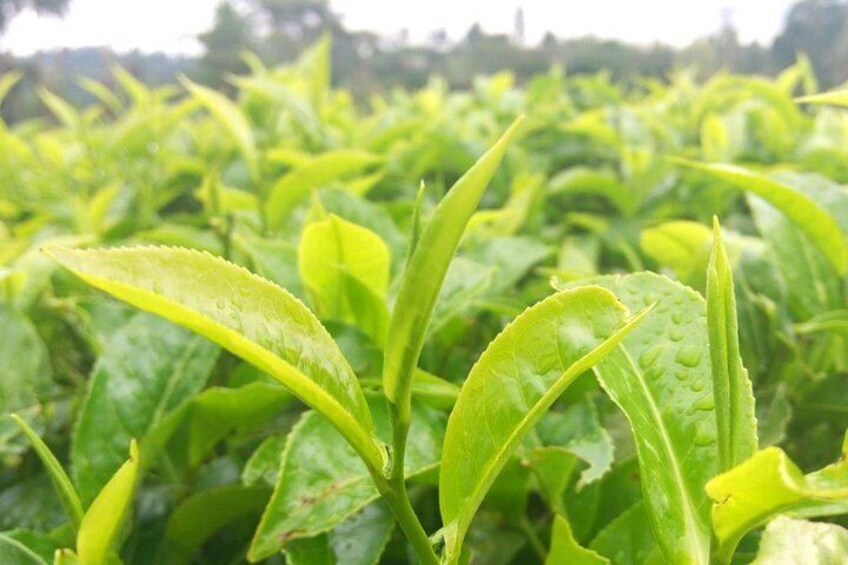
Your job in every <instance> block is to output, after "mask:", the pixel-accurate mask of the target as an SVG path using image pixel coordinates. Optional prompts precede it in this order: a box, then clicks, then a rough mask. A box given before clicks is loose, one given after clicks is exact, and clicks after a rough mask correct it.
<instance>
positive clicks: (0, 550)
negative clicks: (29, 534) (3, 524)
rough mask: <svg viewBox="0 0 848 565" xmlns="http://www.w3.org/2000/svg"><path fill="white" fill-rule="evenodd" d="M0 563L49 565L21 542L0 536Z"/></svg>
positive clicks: (10, 564)
mask: <svg viewBox="0 0 848 565" xmlns="http://www.w3.org/2000/svg"><path fill="white" fill-rule="evenodd" d="M0 563H8V564H9V565H47V561H45V560H44V559H42V558H41V557H40V556H39V555H38V554H37V553H35V552H34V551H33V550H31V549H30V548H28V547H27V546H25V545H24V544H23V543H21V542H20V541H18V540H16V539H13V538H10V537H9V536H8V535H6V534H0Z"/></svg>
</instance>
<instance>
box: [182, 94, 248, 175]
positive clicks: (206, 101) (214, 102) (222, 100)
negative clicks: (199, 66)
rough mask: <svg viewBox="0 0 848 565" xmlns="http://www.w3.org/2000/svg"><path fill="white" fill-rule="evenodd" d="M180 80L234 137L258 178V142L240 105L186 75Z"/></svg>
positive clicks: (246, 161)
mask: <svg viewBox="0 0 848 565" xmlns="http://www.w3.org/2000/svg"><path fill="white" fill-rule="evenodd" d="M180 82H182V84H183V86H185V88H186V90H188V91H189V92H190V93H191V95H192V96H193V97H194V98H195V99H196V100H198V101H199V102H200V103H201V104H203V106H204V107H205V108H206V110H208V111H209V113H210V114H212V115H213V116H214V117H215V119H216V120H218V121H219V122H220V123H221V124H222V125H223V126H224V128H225V129H226V130H227V132H229V134H230V135H231V136H232V137H233V140H234V141H235V142H236V145H237V146H238V148H239V151H241V154H242V156H243V157H244V160H245V163H247V168H248V170H249V171H250V175H251V177H252V178H253V179H257V178H258V177H259V156H258V154H257V151H256V142H255V141H254V139H253V130H252V129H251V127H250V122H248V121H247V118H246V117H245V116H244V114H243V113H242V111H241V110H240V109H239V107H238V106H236V105H235V104H234V103H233V102H232V101H231V100H230V99H229V98H227V97H226V96H224V95H223V94H220V93H218V92H215V91H214V90H212V89H209V88H206V87H205V86H201V85H199V84H196V83H194V82H192V81H190V80H188V79H187V78H185V77H182V78H181V79H180Z"/></svg>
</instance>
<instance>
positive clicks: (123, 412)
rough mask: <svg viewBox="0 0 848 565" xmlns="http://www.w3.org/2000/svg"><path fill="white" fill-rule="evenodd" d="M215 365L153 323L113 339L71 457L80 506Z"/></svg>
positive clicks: (214, 352) (212, 352) (185, 337)
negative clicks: (134, 444)
mask: <svg viewBox="0 0 848 565" xmlns="http://www.w3.org/2000/svg"><path fill="white" fill-rule="evenodd" d="M217 357H218V348H217V347H216V346H215V345H213V344H212V343H210V342H209V341H207V340H206V339H204V338H202V337H200V336H197V335H194V334H191V333H189V332H188V331H186V330H183V329H181V328H179V327H177V326H175V325H173V324H171V323H169V322H166V321H164V320H161V319H158V318H155V317H153V316H148V315H138V316H135V317H134V318H133V319H132V320H131V321H130V322H129V323H127V324H126V325H125V326H123V327H122V328H121V329H120V330H119V331H118V332H117V333H116V334H114V335H113V336H112V339H111V340H110V341H109V343H108V344H107V347H106V349H105V353H104V354H103V355H102V356H101V357H100V359H99V360H98V362H97V365H96V366H95V368H94V371H93V373H92V377H91V387H90V389H89V393H88V397H87V399H86V402H85V406H84V407H83V409H82V412H81V413H80V417H79V420H78V422H77V425H76V430H75V433H74V441H73V445H72V449H71V461H72V463H73V470H74V476H75V478H76V483H77V488H78V489H79V491H80V495H81V497H82V499H83V500H84V501H90V500H92V499H93V498H94V496H95V495H96V494H97V492H98V491H99V490H100V489H101V488H102V487H103V485H104V484H106V481H108V480H109V477H110V476H112V473H114V472H115V470H116V469H117V468H118V467H120V465H121V463H122V462H123V461H124V460H125V459H126V449H127V445H129V442H130V440H131V439H134V438H135V439H138V440H139V441H140V442H142V445H144V439H145V438H148V437H150V436H151V434H153V433H155V432H156V431H157V427H158V426H160V425H161V424H163V422H165V421H166V419H167V417H168V415H169V414H172V413H174V412H175V411H176V410H178V409H180V408H181V407H182V406H184V405H185V404H186V403H187V402H189V401H190V400H191V399H192V398H193V397H194V395H195V394H197V393H198V392H199V391H200V390H201V389H202V388H203V387H204V386H205V385H206V381H207V380H208V378H209V374H210V371H211V370H212V366H213V365H214V364H215V360H216V359H217Z"/></svg>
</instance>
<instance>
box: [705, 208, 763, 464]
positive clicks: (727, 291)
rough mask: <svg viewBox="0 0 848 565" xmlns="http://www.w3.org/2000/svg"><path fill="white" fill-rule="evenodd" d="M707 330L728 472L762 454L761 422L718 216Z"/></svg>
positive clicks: (721, 460) (721, 454)
mask: <svg viewBox="0 0 848 565" xmlns="http://www.w3.org/2000/svg"><path fill="white" fill-rule="evenodd" d="M707 327H708V329H709V336H710V337H709V343H710V361H711V367H712V381H713V395H714V397H715V405H716V424H717V425H718V436H717V440H718V465H719V471H722V472H723V471H726V470H728V469H730V468H731V467H735V466H736V465H738V464H740V463H742V462H743V461H745V460H746V459H748V458H749V457H751V456H752V455H753V454H754V453H755V452H756V451H757V419H756V417H755V415H754V394H753V392H752V390H751V381H750V379H749V378H748V371H747V370H745V367H744V366H743V365H742V356H741V353H740V352H739V329H738V324H737V322H736V297H735V295H734V291H733V270H732V269H731V267H730V259H729V258H728V257H727V252H726V251H725V249H724V242H723V241H722V238H721V228H720V227H719V224H718V219H717V218H715V219H714V220H713V252H712V255H711V257H710V264H709V267H708V269H707Z"/></svg>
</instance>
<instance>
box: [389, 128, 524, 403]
mask: <svg viewBox="0 0 848 565" xmlns="http://www.w3.org/2000/svg"><path fill="white" fill-rule="evenodd" d="M521 122H522V118H518V119H517V120H516V121H515V122H513V124H512V125H511V126H510V128H509V129H508V130H507V131H506V132H505V133H504V134H503V135H502V136H501V138H500V139H499V140H498V141H497V142H496V143H495V144H494V145H493V146H492V148H491V149H489V151H487V152H486V154H485V155H483V156H482V157H480V159H479V160H478V161H477V162H476V163H475V164H474V166H473V167H471V168H470V169H469V170H468V171H467V172H466V173H465V174H464V175H463V176H462V177H461V178H460V179H459V180H458V181H456V184H454V185H453V187H451V189H450V190H449V191H448V193H447V195H446V196H445V197H444V199H442V201H441V202H440V203H439V205H438V207H437V208H436V210H435V211H434V212H433V216H432V218H431V219H430V221H429V223H428V224H427V226H426V227H425V228H424V230H423V231H422V233H421V234H420V236H419V237H418V240H417V243H416V245H415V251H414V252H413V253H412V255H411V257H410V258H409V262H408V264H407V267H406V271H405V272H404V276H403V281H402V282H401V287H400V290H399V291H398V297H397V300H396V301H395V306H394V310H393V312H392V316H391V319H390V321H389V335H390V336H392V339H391V343H389V345H388V347H387V348H386V354H385V362H384V365H383V388H384V389H385V392H386V396H387V397H388V399H389V401H390V402H392V403H393V404H400V410H401V411H406V410H408V407H407V406H406V404H408V402H409V396H410V386H411V381H412V373H413V371H414V370H415V368H416V366H417V364H418V357H419V356H420V355H421V349H422V347H423V346H424V336H425V335H426V331H427V324H428V322H429V321H430V317H431V315H432V313H433V306H434V305H435V303H436V298H437V297H438V295H439V289H440V288H441V286H442V281H443V280H444V278H445V273H447V270H448V266H449V265H450V261H451V258H452V257H453V255H454V253H455V252H456V248H457V246H458V245H459V242H460V239H461V238H462V234H463V233H464V232H465V226H466V224H467V223H468V220H469V219H470V218H471V215H472V214H473V213H474V211H475V210H476V209H477V205H478V204H479V203H480V199H481V198H482V197H483V193H484V192H485V190H486V186H487V185H488V184H489V181H490V180H491V179H492V177H493V176H494V175H495V171H496V170H497V168H498V165H499V164H500V162H501V160H502V159H503V157H504V155H505V154H506V150H507V147H508V146H509V144H510V142H511V141H512V138H513V137H514V136H515V133H516V131H517V130H518V128H519V126H520V125H521Z"/></svg>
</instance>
